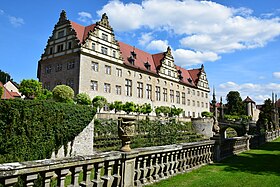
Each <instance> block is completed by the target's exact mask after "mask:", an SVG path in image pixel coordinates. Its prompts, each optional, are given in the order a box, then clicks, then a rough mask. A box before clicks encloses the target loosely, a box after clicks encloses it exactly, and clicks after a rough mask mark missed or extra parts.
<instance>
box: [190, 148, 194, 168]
mask: <svg viewBox="0 0 280 187" xmlns="http://www.w3.org/2000/svg"><path fill="white" fill-rule="evenodd" d="M193 162H194V148H191V149H190V163H189V166H190V167H189V168H192V167H193V166H194V165H193Z"/></svg>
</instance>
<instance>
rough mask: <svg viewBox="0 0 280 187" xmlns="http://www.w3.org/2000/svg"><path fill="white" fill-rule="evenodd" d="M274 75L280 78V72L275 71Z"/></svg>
mask: <svg viewBox="0 0 280 187" xmlns="http://www.w3.org/2000/svg"><path fill="white" fill-rule="evenodd" d="M272 75H273V77H274V78H276V79H280V72H273V74H272Z"/></svg>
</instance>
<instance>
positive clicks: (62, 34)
mask: <svg viewBox="0 0 280 187" xmlns="http://www.w3.org/2000/svg"><path fill="white" fill-rule="evenodd" d="M63 36H64V30H63V31H58V33H57V38H61V37H63Z"/></svg>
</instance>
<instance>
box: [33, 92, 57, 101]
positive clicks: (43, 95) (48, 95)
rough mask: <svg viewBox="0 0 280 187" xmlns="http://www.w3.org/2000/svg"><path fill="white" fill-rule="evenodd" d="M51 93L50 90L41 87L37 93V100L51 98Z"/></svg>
mask: <svg viewBox="0 0 280 187" xmlns="http://www.w3.org/2000/svg"><path fill="white" fill-rule="evenodd" d="M52 97H53V94H52V92H51V91H49V90H47V89H42V90H41V91H40V93H39V94H38V97H37V98H36V99H37V100H50V99H52Z"/></svg>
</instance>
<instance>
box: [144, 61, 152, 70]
mask: <svg viewBox="0 0 280 187" xmlns="http://www.w3.org/2000/svg"><path fill="white" fill-rule="evenodd" d="M144 66H145V67H146V69H147V70H151V64H149V62H148V61H147V62H146V63H144Z"/></svg>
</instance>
